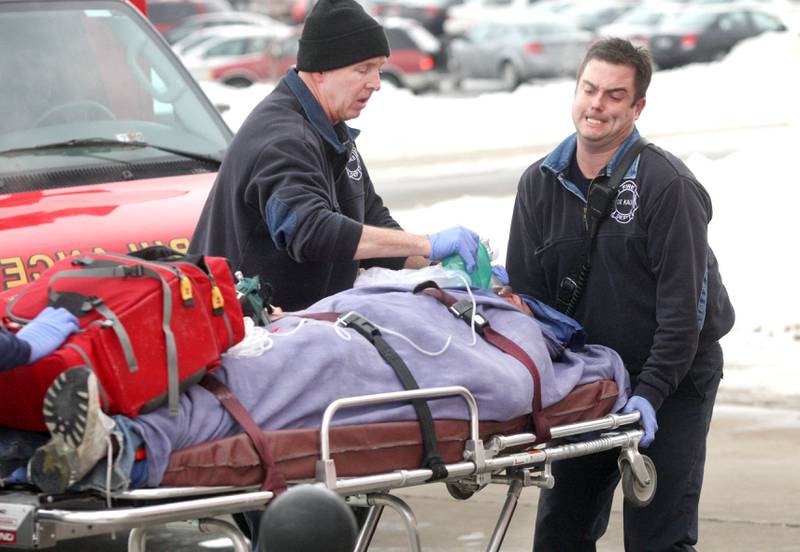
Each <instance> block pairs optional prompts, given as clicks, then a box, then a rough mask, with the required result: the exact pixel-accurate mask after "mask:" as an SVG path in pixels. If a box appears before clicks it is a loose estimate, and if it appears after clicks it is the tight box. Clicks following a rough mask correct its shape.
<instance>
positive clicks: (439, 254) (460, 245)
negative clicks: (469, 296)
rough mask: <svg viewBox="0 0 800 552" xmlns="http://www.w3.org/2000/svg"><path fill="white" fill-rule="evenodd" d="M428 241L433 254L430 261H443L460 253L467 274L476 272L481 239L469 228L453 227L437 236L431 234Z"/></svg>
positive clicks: (438, 233)
mask: <svg viewBox="0 0 800 552" xmlns="http://www.w3.org/2000/svg"><path fill="white" fill-rule="evenodd" d="M428 239H429V240H430V242H431V254H430V256H429V257H428V258H429V259H430V260H432V261H441V260H442V259H444V258H445V257H449V256H450V255H453V254H454V253H458V254H459V255H460V256H461V258H462V259H464V266H466V268H467V272H472V271H474V270H475V264H476V259H477V257H478V242H479V241H480V238H479V237H478V234H476V233H475V232H473V231H472V230H470V229H469V228H464V227H463V226H453V227H452V228H448V229H447V230H442V231H441V232H437V233H436V234H429V235H428Z"/></svg>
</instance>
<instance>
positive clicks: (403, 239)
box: [189, 0, 479, 310]
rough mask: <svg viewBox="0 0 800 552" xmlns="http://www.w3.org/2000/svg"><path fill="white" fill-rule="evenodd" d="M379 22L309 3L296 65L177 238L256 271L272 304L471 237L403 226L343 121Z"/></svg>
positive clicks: (468, 255) (418, 262)
mask: <svg viewBox="0 0 800 552" xmlns="http://www.w3.org/2000/svg"><path fill="white" fill-rule="evenodd" d="M388 56H389V44H388V42H387V40H386V35H385V34H384V32H383V28H382V27H381V26H380V25H379V24H378V22H377V21H375V20H374V19H373V18H372V17H370V16H369V15H368V14H367V13H366V12H365V11H364V9H363V8H362V7H361V6H360V5H359V4H358V3H356V2H355V1H354V0H320V1H319V2H318V3H317V4H316V5H315V6H314V8H313V10H312V11H311V13H310V14H309V16H308V18H307V19H306V22H305V27H304V28H303V33H302V36H301V38H300V46H299V51H298V56H297V67H296V68H291V69H290V70H289V71H288V73H287V74H286V76H284V77H283V79H281V81H280V82H279V83H278V84H277V86H276V87H275V89H274V90H273V91H272V93H270V95H269V96H267V97H266V98H265V99H264V100H262V101H261V103H260V104H258V106H256V108H255V109H254V110H253V112H252V113H251V114H250V115H249V117H248V118H247V119H246V120H245V122H244V123H243V124H242V126H241V128H240V129H239V131H238V132H237V134H236V136H235V137H234V139H233V142H232V143H231V146H230V148H229V149H228V152H227V154H226V155H225V158H224V160H223V163H222V166H221V168H220V171H219V174H218V175H217V180H216V182H215V184H214V187H213V188H212V190H211V192H210V194H209V197H208V199H207V200H206V204H205V207H204V208H203V212H202V214H201V216H200V220H199V222H198V225H197V228H196V230H195V232H194V236H193V237H192V242H191V245H190V247H189V251H190V252H191V253H202V254H205V255H220V256H224V257H227V258H228V259H229V260H230V262H231V266H232V268H233V269H234V270H240V271H242V273H243V274H244V275H245V276H255V275H260V276H261V280H262V282H266V283H269V284H270V285H271V286H272V288H273V292H274V293H273V297H272V302H273V303H274V304H275V305H277V306H279V307H282V308H283V309H284V310H299V309H303V308H305V307H307V306H309V305H310V304H312V303H314V302H315V301H317V300H318V299H321V298H322V297H325V296H328V295H332V294H334V293H337V292H339V291H342V290H344V289H347V288H350V287H352V285H353V282H354V281H355V278H356V275H357V272H358V269H359V267H369V266H383V267H387V268H394V269H400V268H404V267H405V268H420V267H422V266H426V265H428V264H430V261H435V260H440V259H442V258H444V257H447V256H449V255H451V254H454V253H458V254H460V255H461V256H462V257H463V258H464V260H465V262H466V265H467V269H468V270H470V271H471V270H472V269H473V268H474V266H475V257H476V253H477V246H478V241H479V238H478V236H477V235H476V234H475V233H474V232H472V231H471V230H468V229H466V228H463V227H461V226H457V227H453V228H450V229H447V230H444V231H441V232H438V233H435V234H430V235H427V236H426V235H424V234H412V233H409V232H404V231H403V230H402V229H401V228H400V226H399V225H398V224H397V222H395V220H394V219H393V218H392V216H391V214H390V213H389V210H388V209H387V208H386V206H384V204H383V201H382V200H381V198H380V196H379V195H378V194H377V193H376V192H375V189H374V187H373V185H372V181H371V180H370V177H369V173H368V172H367V169H366V167H365V166H364V162H363V160H362V158H361V156H360V155H359V153H358V150H357V149H356V146H355V138H356V137H357V136H358V131H357V130H354V129H352V128H350V127H349V126H347V125H346V124H345V121H347V120H350V119H354V118H356V117H358V116H359V114H360V113H361V110H363V109H364V108H365V107H366V105H367V102H369V99H370V97H371V96H372V94H373V93H374V92H377V91H378V90H380V70H381V67H382V66H383V64H384V63H385V62H386V59H387V57H388Z"/></svg>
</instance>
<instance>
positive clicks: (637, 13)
mask: <svg viewBox="0 0 800 552" xmlns="http://www.w3.org/2000/svg"><path fill="white" fill-rule="evenodd" d="M663 17H664V13H663V12H662V11H660V10H657V9H655V8H653V7H651V6H640V7H639V8H634V9H632V10H631V11H629V12H628V13H624V14H622V16H621V17H620V18H619V19H617V20H616V21H614V23H625V24H627V25H655V24H656V23H658V22H659V21H661V18H663Z"/></svg>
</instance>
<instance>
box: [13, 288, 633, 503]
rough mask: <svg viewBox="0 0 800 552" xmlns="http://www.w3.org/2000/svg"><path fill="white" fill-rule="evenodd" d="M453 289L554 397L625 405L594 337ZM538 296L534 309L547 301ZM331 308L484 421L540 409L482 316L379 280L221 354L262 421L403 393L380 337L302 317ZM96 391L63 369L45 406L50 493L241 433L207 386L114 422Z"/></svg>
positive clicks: (116, 479)
mask: <svg viewBox="0 0 800 552" xmlns="http://www.w3.org/2000/svg"><path fill="white" fill-rule="evenodd" d="M448 292H449V293H451V295H453V296H454V297H455V298H456V299H467V300H469V301H474V303H475V305H476V307H477V310H478V312H480V313H482V314H483V316H484V317H485V318H486V319H487V320H488V321H489V323H490V324H491V326H492V328H494V329H495V330H497V331H498V332H500V333H501V334H503V335H505V336H506V337H507V338H509V339H511V340H512V341H514V342H515V343H517V344H518V345H519V346H520V347H521V348H522V349H524V350H525V352H526V353H527V354H528V355H529V356H530V357H531V358H532V359H533V360H534V362H535V363H536V365H537V366H538V370H539V373H540V376H541V389H542V396H541V401H542V404H543V406H545V407H546V406H548V405H551V404H553V403H555V402H558V401H559V400H560V399H562V398H563V397H564V396H566V395H567V394H568V393H569V392H570V391H571V390H572V389H573V388H574V387H575V386H577V385H580V384H583V383H588V382H591V381H597V380H609V379H613V380H615V381H616V382H617V384H618V387H619V389H620V395H619V397H618V399H617V403H616V404H615V407H614V410H616V409H618V408H619V407H621V406H622V405H623V404H624V403H625V400H626V394H627V393H626V392H627V389H628V387H629V384H628V379H627V372H626V371H625V369H624V367H623V365H622V362H621V360H620V358H619V356H618V355H617V354H616V353H615V352H614V351H612V350H610V349H608V348H606V347H602V346H597V345H586V346H585V347H583V348H582V349H581V350H573V349H572V348H569V347H567V346H565V342H568V341H569V336H567V337H566V339H565V338H564V336H561V337H562V339H561V340H559V339H557V338H556V337H555V335H554V333H553V332H552V331H551V330H552V328H553V326H552V325H551V324H547V323H545V324H543V323H542V322H541V321H540V320H537V318H536V317H534V316H531V315H529V314H526V313H525V312H523V310H521V309H520V308H518V307H517V306H515V305H514V304H512V303H511V302H510V301H508V300H505V299H503V298H501V297H499V296H498V295H496V294H493V293H490V292H486V291H482V290H471V291H470V290H448ZM532 304H533V306H534V311H536V309H537V308H541V306H540V305H538V304H536V303H532ZM518 305H520V306H522V305H521V303H518ZM323 312H325V313H329V312H333V313H338V314H341V315H346V314H348V313H353V312H355V313H358V314H359V315H360V316H362V317H364V318H366V319H367V320H369V321H370V322H371V323H372V324H374V325H375V326H377V327H378V328H379V329H380V331H381V332H382V335H383V336H384V338H385V339H386V341H387V342H389V344H390V345H391V346H392V348H394V349H395V350H396V351H397V353H398V354H399V356H400V357H401V358H402V359H403V360H404V362H405V364H406V365H407V366H408V368H409V369H410V371H411V372H412V374H413V376H414V379H415V380H416V382H417V383H418V385H419V387H420V388H430V387H441V386H451V385H461V386H464V387H466V388H467V389H469V390H470V392H471V393H472V394H473V395H474V396H475V398H476V400H477V403H478V410H479V413H480V418H481V421H487V420H493V421H506V420H510V419H513V418H516V417H519V416H523V415H525V414H528V413H530V412H531V408H532V407H531V405H532V400H533V388H534V387H533V381H532V378H531V376H530V374H529V372H528V370H527V369H526V368H525V367H524V366H523V365H522V364H521V363H520V362H519V361H517V360H516V359H515V358H513V357H512V356H510V355H507V354H505V353H503V352H502V351H500V350H499V349H497V348H495V347H493V346H492V345H490V344H489V343H487V342H486V341H485V340H484V339H483V338H482V337H481V336H480V335H479V334H478V332H476V329H475V328H474V327H473V326H471V325H469V324H465V322H464V320H462V319H460V318H457V317H455V316H454V315H453V313H452V312H451V311H450V310H449V309H447V308H446V307H444V306H443V305H442V304H441V303H439V302H438V301H436V300H435V299H433V298H432V297H430V296H427V295H424V294H419V293H416V294H415V293H413V292H412V291H411V288H410V286H403V285H385V286H368V287H357V288H354V289H351V290H347V291H344V292H341V293H339V294H336V295H333V296H331V297H328V298H325V299H323V300H321V301H319V302H318V303H316V304H314V305H312V306H311V307H310V308H309V309H308V310H307V311H303V313H286V314H285V315H284V316H282V317H281V318H279V319H277V320H275V321H273V322H272V323H271V324H270V325H269V326H268V327H266V328H251V329H250V330H249V331H248V335H247V337H246V338H245V340H244V341H243V342H242V343H240V344H239V345H237V346H236V347H234V348H233V349H231V350H230V351H228V353H226V355H225V356H224V357H223V366H222V367H221V368H220V369H219V370H218V371H216V372H215V373H214V375H215V377H216V378H218V379H219V380H220V381H222V382H223V383H224V384H226V385H227V387H228V388H229V389H230V390H231V391H232V392H233V393H234V394H235V395H236V397H237V398H238V399H239V401H240V402H241V403H242V404H243V405H244V406H245V408H246V409H247V410H248V412H249V413H250V414H251V416H252V417H253V420H254V421H255V422H256V423H257V424H258V426H259V427H260V428H261V429H262V430H265V431H270V430H278V429H289V428H316V427H319V425H320V423H321V419H322V415H323V412H324V411H325V408H326V407H327V406H328V405H329V404H330V403H331V402H333V401H334V400H336V399H338V398H342V397H349V396H357V395H367V394H373V393H384V392H389V391H402V390H403V386H402V385H401V383H400V381H399V380H398V377H397V375H396V374H395V372H394V371H393V370H392V368H391V367H390V366H389V365H387V363H386V362H385V361H384V360H383V359H382V357H381V356H380V354H379V353H378V351H377V350H376V349H375V347H373V345H371V344H370V343H369V342H368V341H367V340H366V339H363V338H362V337H361V336H359V335H358V334H357V333H356V332H355V331H354V330H353V329H352V328H349V327H346V326H345V325H344V324H342V323H341V322H335V323H334V322H327V321H321V320H315V319H311V318H308V317H304V316H303V314H307V313H323ZM537 314H540V313H537ZM97 397H98V389H97V383H96V380H95V378H94V376H93V374H91V372H90V371H89V370H82V369H74V370H71V371H68V372H65V373H64V374H62V375H61V376H60V377H59V378H58V379H57V380H56V381H55V382H54V383H53V385H52V386H51V389H50V390H49V391H48V394H47V396H46V397H45V403H44V408H45V409H49V410H55V411H56V412H57V414H58V416H59V419H61V420H62V422H63V423H62V424H61V425H60V427H59V428H56V429H57V430H56V431H55V432H54V435H53V438H52V439H51V441H50V442H49V443H48V444H47V445H45V446H44V447H41V448H40V449H39V450H38V451H37V452H36V454H35V455H34V457H33V458H32V460H31V462H30V468H29V471H30V476H31V478H32V480H33V482H34V483H35V484H37V485H38V486H39V487H40V488H42V490H44V491H46V492H62V491H64V490H65V489H66V488H68V487H69V488H74V489H76V490H85V489H96V490H101V489H104V488H105V487H106V485H107V481H106V480H107V478H108V477H110V481H111V487H112V488H113V489H115V490H119V489H123V488H126V487H140V486H158V485H159V483H160V482H161V480H162V477H163V475H164V472H165V470H166V468H167V464H168V461H169V457H170V454H171V453H172V452H173V451H175V450H178V449H182V448H185V447H189V446H191V445H194V444H197V443H202V442H207V441H212V440H216V439H220V438H223V437H226V436H229V435H233V434H236V433H238V432H240V431H241V428H240V427H239V426H238V424H237V423H236V421H235V420H233V418H232V417H231V416H230V415H229V414H228V412H227V411H226V410H225V409H224V408H223V407H222V406H221V404H220V403H219V402H218V400H217V399H216V398H215V397H214V396H213V395H212V394H211V393H210V392H209V391H207V390H206V389H205V388H203V387H201V386H199V385H195V386H192V387H191V388H189V389H188V390H187V391H186V392H185V393H184V394H183V395H182V396H181V400H180V413H179V415H178V416H177V417H173V416H170V415H169V412H168V410H167V408H166V407H164V408H161V409H158V410H156V411H153V412H151V413H148V414H143V415H141V416H138V417H136V418H127V417H123V416H114V417H113V418H110V417H108V416H106V415H105V414H104V413H102V412H101V410H100V406H99V403H98V398H97ZM429 406H430V410H431V412H432V414H433V417H434V419H460V420H465V419H468V411H467V408H466V406H465V404H464V403H463V401H461V400H460V399H458V398H447V399H441V400H436V401H430V402H429ZM405 420H416V414H415V411H414V409H413V408H412V406H410V405H408V404H401V403H398V404H390V405H387V406H385V407H370V408H366V407H362V408H355V409H349V410H343V411H341V413H340V415H338V416H337V418H335V419H334V422H333V424H334V425H358V424H365V423H373V422H383V421H405ZM142 452H144V454H142ZM108 459H111V460H112V461H111V465H110V467H109V465H108ZM98 463H99V464H98ZM95 464H98V465H96V466H95Z"/></svg>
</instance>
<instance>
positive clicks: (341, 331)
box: [222, 273, 478, 358]
mask: <svg viewBox="0 0 800 552" xmlns="http://www.w3.org/2000/svg"><path fill="white" fill-rule="evenodd" d="M457 276H458V277H459V279H460V280H461V281H462V282H463V284H464V287H465V289H466V291H467V294H468V295H469V298H470V302H471V303H472V312H473V313H475V312H477V309H478V302H477V300H476V299H475V295H474V294H473V293H472V290H471V289H470V283H469V281H467V278H466V276H465V275H463V274H461V273H457ZM351 314H355V315H358V316H362V315H361V314H360V313H358V312H357V311H349V312H347V313H346V314H344V315H342V316H340V317H339V318H338V319H337V320H336V322H333V323H331V322H325V321H323V320H315V319H312V318H301V319H300V321H299V322H298V323H297V325H296V326H295V327H294V328H292V329H291V330H289V331H286V332H275V333H270V332H269V331H267V329H266V328H263V327H260V326H256V325H255V323H254V322H253V320H252V319H251V318H249V317H245V319H244V323H245V338H244V339H243V340H242V341H241V342H240V343H238V344H236V345H235V346H233V347H231V348H230V349H228V350H227V351H226V352H225V353H223V355H222V356H225V357H233V358H252V357H257V356H261V355H262V354H264V353H265V352H267V351H269V350H270V349H272V346H273V345H274V341H273V338H278V337H289V336H292V335H294V334H296V333H297V332H298V331H300V329H301V328H303V327H305V326H309V325H316V326H319V325H322V326H325V327H328V328H332V329H333V331H334V333H336V335H337V337H339V338H340V339H342V340H343V341H350V340H352V335H351V334H350V333H348V332H346V331H345V327H346V326H345V324H344V320H345V319H347V317H348V316H350V315H351ZM370 322H371V321H370ZM371 323H372V324H373V325H374V326H375V327H376V328H378V329H379V330H380V331H381V332H383V333H386V334H390V335H393V336H396V337H399V338H400V339H402V340H403V341H405V342H406V343H408V344H409V345H411V347H413V348H414V349H415V350H417V351H419V352H420V353H422V354H424V355H427V356H431V357H433V356H439V355H441V354H443V353H444V352H445V351H447V349H448V348H449V347H450V344H451V343H452V341H453V336H452V335H448V336H447V339H446V340H445V343H444V345H443V346H442V348H441V349H440V350H438V351H426V350H425V349H423V348H422V347H420V346H419V345H417V344H416V343H414V342H413V341H412V340H411V339H410V338H409V337H407V336H405V335H404V334H402V333H400V332H398V331H395V330H392V329H389V328H385V327H383V326H379V325H377V324H375V323H374V322H371ZM470 333H471V334H472V341H471V342H470V343H469V344H468V345H469V346H470V347H473V346H475V344H476V343H477V342H478V333H477V331H476V330H475V317H474V316H473V317H472V319H471V320H470Z"/></svg>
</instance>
